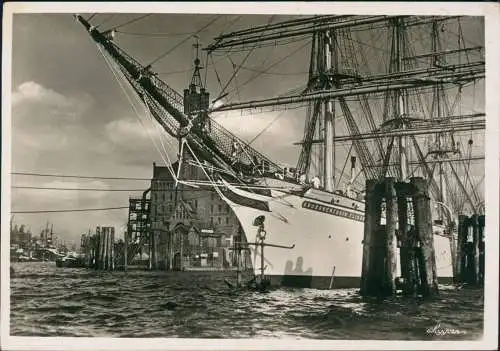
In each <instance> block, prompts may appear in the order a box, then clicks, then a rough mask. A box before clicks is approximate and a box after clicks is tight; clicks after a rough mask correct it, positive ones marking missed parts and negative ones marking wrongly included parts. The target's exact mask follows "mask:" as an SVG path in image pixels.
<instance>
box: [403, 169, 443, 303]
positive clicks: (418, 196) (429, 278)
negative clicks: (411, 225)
mask: <svg viewBox="0 0 500 351" xmlns="http://www.w3.org/2000/svg"><path fill="white" fill-rule="evenodd" d="M410 182H411V184H412V185H413V186H414V190H415V193H414V194H413V204H414V211H415V228H416V232H417V238H418V241H419V243H420V245H419V247H420V251H421V255H420V258H421V260H422V261H421V264H420V265H419V266H420V272H419V273H420V274H419V275H420V286H421V289H420V291H421V294H422V296H426V297H428V296H433V295H437V294H438V293H439V292H438V282H437V273H436V256H435V251H434V233H433V232H432V215H431V206H430V198H429V195H428V185H427V181H426V180H425V179H423V178H421V177H415V178H411V180H410Z"/></svg>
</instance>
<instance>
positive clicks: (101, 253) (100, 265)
mask: <svg viewBox="0 0 500 351" xmlns="http://www.w3.org/2000/svg"><path fill="white" fill-rule="evenodd" d="M97 228H98V229H97V230H98V231H99V258H98V262H99V263H98V264H97V269H103V263H104V244H105V241H104V230H103V229H102V228H101V227H97Z"/></svg>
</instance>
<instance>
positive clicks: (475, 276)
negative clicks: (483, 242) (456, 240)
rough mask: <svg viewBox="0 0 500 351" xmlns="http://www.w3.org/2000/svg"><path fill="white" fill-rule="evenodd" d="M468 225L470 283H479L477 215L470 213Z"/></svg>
mask: <svg viewBox="0 0 500 351" xmlns="http://www.w3.org/2000/svg"><path fill="white" fill-rule="evenodd" d="M470 225H471V226H472V233H473V234H472V235H473V236H472V248H471V249H472V250H471V263H472V267H473V269H472V270H471V280H470V283H471V284H474V285H476V284H479V277H480V270H479V242H480V237H479V219H478V216H477V215H475V214H474V215H472V216H471V218H470Z"/></svg>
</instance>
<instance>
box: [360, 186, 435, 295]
mask: <svg viewBox="0 0 500 351" xmlns="http://www.w3.org/2000/svg"><path fill="white" fill-rule="evenodd" d="M383 204H385V223H383V221H382V211H383ZM409 204H411V206H412V207H413V216H414V224H411V223H410V221H409V220H410V216H409V211H408V210H409ZM398 242H399V245H397V244H398ZM397 246H399V247H400V266H401V278H402V282H401V285H402V289H401V290H402V292H403V294H404V295H417V294H419V295H422V296H433V295H437V294H438V281H437V273H436V258H435V254H434V241H433V232H432V215H431V206H430V198H429V195H428V185H427V182H426V180H425V179H423V178H421V177H415V178H411V179H410V182H409V183H405V182H395V179H394V178H385V179H384V180H382V181H380V180H378V179H375V180H367V182H366V203H365V227H364V240H363V263H362V273H361V291H360V292H361V295H363V296H377V297H380V296H392V295H395V294H396V278H397V277H396V274H397V273H396V272H397V266H396V265H397V257H396V248H397Z"/></svg>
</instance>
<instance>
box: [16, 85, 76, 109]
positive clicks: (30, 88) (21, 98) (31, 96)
mask: <svg viewBox="0 0 500 351" xmlns="http://www.w3.org/2000/svg"><path fill="white" fill-rule="evenodd" d="M24 102H36V103H42V104H46V105H58V106H68V105H70V103H71V102H70V101H69V99H68V98H66V97H65V96H64V95H61V94H59V93H56V92H55V91H54V90H51V89H47V88H45V87H43V86H42V85H40V84H38V83H36V82H33V81H29V82H24V83H22V84H20V85H19V86H18V87H17V88H16V90H15V91H14V92H13V93H12V105H13V106H16V105H19V104H22V103H24Z"/></svg>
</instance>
